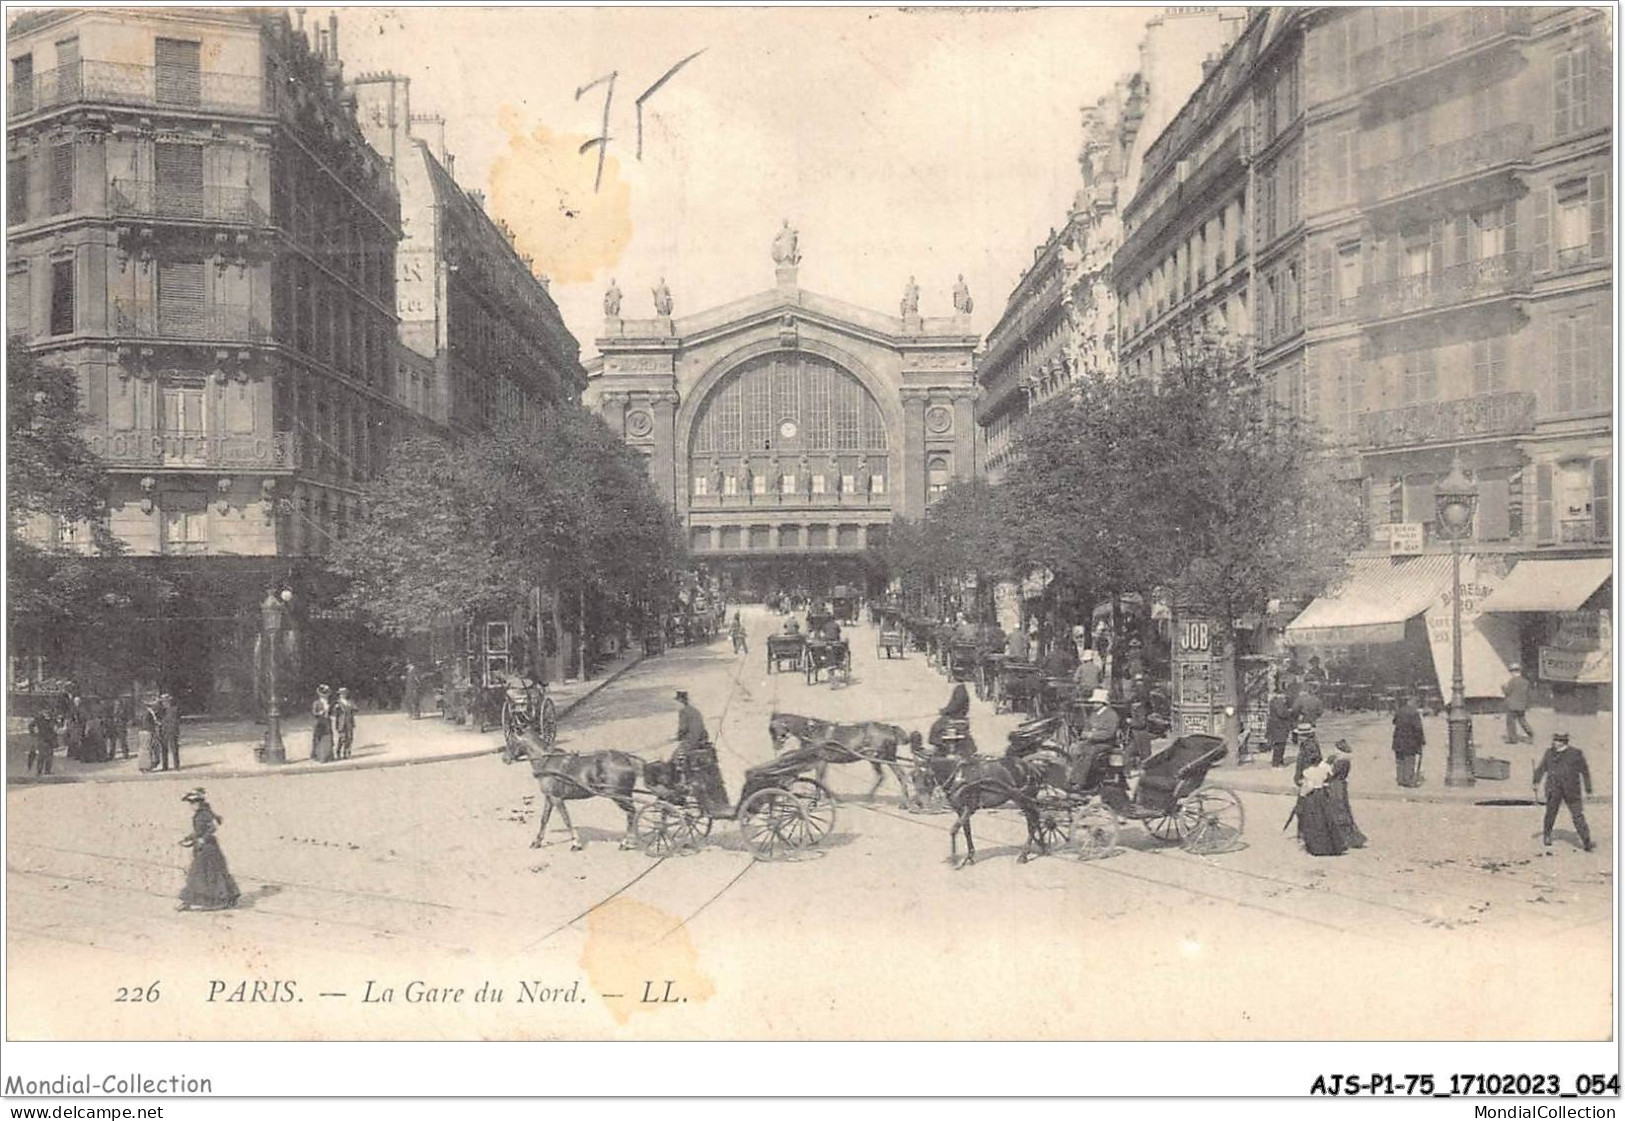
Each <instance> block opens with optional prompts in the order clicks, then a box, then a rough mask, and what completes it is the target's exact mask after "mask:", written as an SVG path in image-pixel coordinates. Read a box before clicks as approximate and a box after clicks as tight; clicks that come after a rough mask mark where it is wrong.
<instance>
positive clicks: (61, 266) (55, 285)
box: [51, 259, 74, 335]
mask: <svg viewBox="0 0 1625 1121" xmlns="http://www.w3.org/2000/svg"><path fill="white" fill-rule="evenodd" d="M73 302H74V301H73V261H72V260H71V259H70V260H67V261H53V262H52V264H51V334H53V335H71V334H73Z"/></svg>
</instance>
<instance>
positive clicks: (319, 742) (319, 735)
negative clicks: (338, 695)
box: [310, 685, 333, 763]
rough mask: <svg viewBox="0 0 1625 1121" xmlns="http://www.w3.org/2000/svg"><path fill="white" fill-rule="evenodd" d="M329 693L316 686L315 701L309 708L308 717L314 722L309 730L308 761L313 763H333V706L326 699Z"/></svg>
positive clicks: (324, 687) (324, 688)
mask: <svg viewBox="0 0 1625 1121" xmlns="http://www.w3.org/2000/svg"><path fill="white" fill-rule="evenodd" d="M330 692H331V691H330V690H329V689H328V687H327V686H326V685H318V686H317V687H316V700H315V701H314V702H313V703H312V704H311V706H310V715H311V716H313V717H315V720H316V722H315V723H314V724H313V725H311V729H310V760H311V762H313V763H331V762H332V761H333V706H332V704H331V702H329V701H328V699H327V698H328V695H329V693H330Z"/></svg>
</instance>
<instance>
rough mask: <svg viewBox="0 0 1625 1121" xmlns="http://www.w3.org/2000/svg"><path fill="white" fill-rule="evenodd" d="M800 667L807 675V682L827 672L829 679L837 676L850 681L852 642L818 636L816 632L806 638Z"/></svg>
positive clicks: (810, 682) (832, 679) (849, 682)
mask: <svg viewBox="0 0 1625 1121" xmlns="http://www.w3.org/2000/svg"><path fill="white" fill-rule="evenodd" d="M801 668H802V670H803V672H805V673H806V675H807V684H808V685H811V684H813V683H814V682H816V681H817V680H818V675H819V674H820V673H823V672H826V671H827V672H828V674H829V678H830V680H831V681H834V680H835V678H836V677H837V676H839V677H841V678H842V679H843V680H845V681H846V683H847V684H849V685H850V684H851V683H852V644H851V643H850V642H848V641H847V640H846V639H844V638H819V637H818V636H817V635H816V634H815V635H814V636H813V637H811V638H809V639H808V640H807V645H806V648H805V650H804V652H803V655H802V661H801Z"/></svg>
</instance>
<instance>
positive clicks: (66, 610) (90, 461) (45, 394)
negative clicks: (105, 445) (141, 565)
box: [6, 340, 133, 636]
mask: <svg viewBox="0 0 1625 1121" xmlns="http://www.w3.org/2000/svg"><path fill="white" fill-rule="evenodd" d="M6 392H7V402H6V466H7V470H8V480H9V481H8V483H7V488H6V554H7V562H8V566H7V572H6V592H7V620H8V624H9V625H10V627H11V628H13V632H14V633H27V634H33V635H35V636H42V635H45V634H51V633H54V634H56V635H58V636H67V635H69V634H70V633H71V632H73V631H74V630H76V629H77V628H79V627H81V626H85V625H91V624H96V623H98V622H99V621H100V620H102V619H103V617H104V616H105V614H106V612H107V611H108V610H109V602H108V599H107V597H110V596H111V597H115V598H114V600H113V601H112V602H113V604H114V605H117V604H118V603H121V602H125V601H124V600H120V599H118V598H117V597H120V596H124V595H125V593H126V592H129V591H132V590H133V589H132V588H131V587H130V585H129V583H128V578H129V576H130V574H129V573H128V572H125V571H123V570H122V569H121V570H120V572H119V573H115V572H114V571H113V570H111V569H109V568H108V567H107V566H106V565H105V564H99V563H97V562H98V560H100V559H103V558H107V557H113V556H117V555H118V554H119V553H121V552H122V551H123V546H122V543H121V542H120V541H119V540H118V539H117V538H116V537H114V536H113V534H112V532H111V531H110V530H109V528H108V526H107V521H106V501H107V476H106V473H105V470H104V468H103V465H102V463H101V461H100V460H99V459H98V458H97V457H96V455H95V453H93V452H92V451H91V450H90V446H89V445H88V444H87V443H86V442H85V439H84V428H85V425H86V424H87V423H88V418H87V417H86V416H85V415H84V414H83V413H82V412H81V411H80V409H79V389H78V386H77V384H76V383H75V379H74V376H73V374H72V373H71V372H70V371H68V370H65V369H62V368H61V367H59V366H55V365H52V364H50V363H47V362H44V361H42V360H41V359H40V358H39V357H38V356H36V355H35V354H33V353H32V352H30V351H29V350H28V348H27V347H25V346H23V345H21V344H20V343H18V342H16V341H15V340H13V341H11V342H9V343H8V344H7V347H6ZM55 523H63V524H67V525H72V526H75V527H77V528H78V529H79V530H80V531H81V532H82V533H84V534H85V536H86V539H87V543H88V545H89V546H90V550H91V554H99V555H100V556H99V557H98V556H95V555H90V554H87V553H85V552H83V551H81V550H79V549H75V548H71V547H67V546H65V545H63V544H61V543H60V542H59V541H58V540H57V538H56V536H55Z"/></svg>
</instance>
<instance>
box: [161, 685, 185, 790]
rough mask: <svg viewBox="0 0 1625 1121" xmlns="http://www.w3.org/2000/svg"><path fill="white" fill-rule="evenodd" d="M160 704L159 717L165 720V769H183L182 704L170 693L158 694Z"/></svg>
mask: <svg viewBox="0 0 1625 1121" xmlns="http://www.w3.org/2000/svg"><path fill="white" fill-rule="evenodd" d="M158 704H159V706H160V708H161V710H162V711H161V712H160V713H159V719H160V720H161V721H162V722H163V727H164V743H163V752H164V755H163V761H164V762H163V769H164V770H166V771H167V770H169V769H170V768H171V767H172V766H173V767H174V769H175V770H177V771H178V770H180V769H181V706H180V705H178V704H176V703H175V698H174V697H172V696H170V695H169V694H168V693H160V694H159V695H158Z"/></svg>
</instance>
